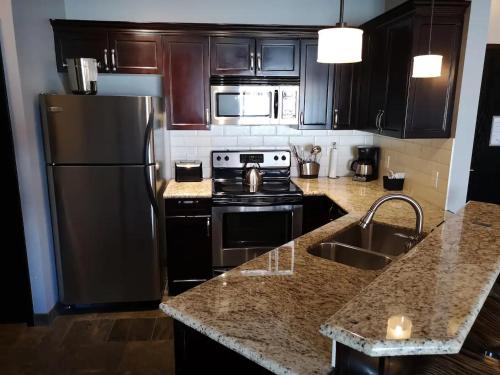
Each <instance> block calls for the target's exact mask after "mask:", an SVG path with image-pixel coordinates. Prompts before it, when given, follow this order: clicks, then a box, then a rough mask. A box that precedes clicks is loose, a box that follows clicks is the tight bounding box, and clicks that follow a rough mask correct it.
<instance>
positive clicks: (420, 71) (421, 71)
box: [412, 55, 443, 78]
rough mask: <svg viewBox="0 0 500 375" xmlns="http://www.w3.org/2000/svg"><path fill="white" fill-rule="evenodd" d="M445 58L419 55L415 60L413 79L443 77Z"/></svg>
mask: <svg viewBox="0 0 500 375" xmlns="http://www.w3.org/2000/svg"><path fill="white" fill-rule="evenodd" d="M442 64H443V56H441V55H419V56H415V57H414V58H413V74H412V77H413V78H431V77H440V76H441V66H442Z"/></svg>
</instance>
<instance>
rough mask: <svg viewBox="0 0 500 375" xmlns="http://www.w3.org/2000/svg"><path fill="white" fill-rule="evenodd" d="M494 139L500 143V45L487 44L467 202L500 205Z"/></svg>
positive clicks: (499, 148) (498, 146) (498, 152)
mask: <svg viewBox="0 0 500 375" xmlns="http://www.w3.org/2000/svg"><path fill="white" fill-rule="evenodd" d="M493 124H497V125H496V126H495V125H493ZM492 128H493V129H492ZM495 128H496V129H495ZM492 130H493V132H494V133H495V131H496V134H497V136H493V137H492V136H491V134H492ZM495 138H496V139H497V140H499V141H500V44H488V45H487V47H486V55H485V59H484V69H483V80H482V84H481V95H480V97H479V108H478V111H477V121H476V132H475V135H474V147H473V150H472V160H471V171H470V177H469V188H468V192H467V200H475V201H480V202H489V203H496V204H500V142H499V141H495ZM492 140H493V142H492Z"/></svg>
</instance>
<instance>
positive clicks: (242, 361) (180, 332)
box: [174, 320, 272, 375]
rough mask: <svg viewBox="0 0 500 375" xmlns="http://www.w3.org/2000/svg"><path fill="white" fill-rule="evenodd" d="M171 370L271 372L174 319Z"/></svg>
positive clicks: (186, 373)
mask: <svg viewBox="0 0 500 375" xmlns="http://www.w3.org/2000/svg"><path fill="white" fill-rule="evenodd" d="M174 343H175V374H176V375H191V374H219V375H224V374H227V375H229V374H231V375H233V374H238V375H270V374H272V372H270V371H268V370H266V369H265V368H263V367H261V366H259V365H258V364H256V363H255V362H252V361H250V360H249V359H247V358H245V357H243V356H242V355H241V354H238V353H236V352H235V351H233V350H231V349H229V348H227V347H225V346H224V345H221V344H219V343H218V342H216V341H214V340H212V339H210V338H209V337H207V336H205V335H203V334H202V333H199V332H198V331H196V330H194V329H193V328H191V327H188V326H186V325H184V324H182V323H181V322H179V321H177V320H175V321H174Z"/></svg>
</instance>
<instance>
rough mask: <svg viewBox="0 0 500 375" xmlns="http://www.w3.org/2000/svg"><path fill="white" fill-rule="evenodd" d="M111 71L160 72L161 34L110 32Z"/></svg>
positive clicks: (132, 72) (133, 72)
mask: <svg viewBox="0 0 500 375" xmlns="http://www.w3.org/2000/svg"><path fill="white" fill-rule="evenodd" d="M108 39H109V48H110V51H109V53H110V63H111V71H112V72H116V73H131V74H136V73H142V74H144V73H146V74H148V73H149V74H160V73H161V72H162V48H161V36H160V35H158V34H153V33H139V32H112V33H109V36H108Z"/></svg>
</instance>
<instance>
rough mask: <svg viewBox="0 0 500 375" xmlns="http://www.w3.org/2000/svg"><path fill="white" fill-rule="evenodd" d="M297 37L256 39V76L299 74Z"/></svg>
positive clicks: (295, 75)
mask: <svg viewBox="0 0 500 375" xmlns="http://www.w3.org/2000/svg"><path fill="white" fill-rule="evenodd" d="M299 48H300V44H299V41H298V40H297V39H257V54H256V59H257V72H256V75H258V76H285V77H298V76H299Z"/></svg>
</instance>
